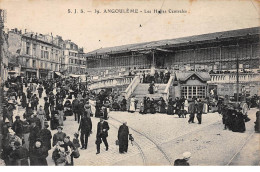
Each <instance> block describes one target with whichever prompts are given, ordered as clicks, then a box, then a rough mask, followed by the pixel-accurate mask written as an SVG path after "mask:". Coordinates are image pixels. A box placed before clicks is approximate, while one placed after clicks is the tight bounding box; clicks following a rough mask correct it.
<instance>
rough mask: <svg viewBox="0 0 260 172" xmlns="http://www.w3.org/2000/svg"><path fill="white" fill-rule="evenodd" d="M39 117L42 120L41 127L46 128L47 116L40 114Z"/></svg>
mask: <svg viewBox="0 0 260 172" xmlns="http://www.w3.org/2000/svg"><path fill="white" fill-rule="evenodd" d="M38 118H39V119H40V122H41V129H43V128H44V122H45V116H44V115H38Z"/></svg>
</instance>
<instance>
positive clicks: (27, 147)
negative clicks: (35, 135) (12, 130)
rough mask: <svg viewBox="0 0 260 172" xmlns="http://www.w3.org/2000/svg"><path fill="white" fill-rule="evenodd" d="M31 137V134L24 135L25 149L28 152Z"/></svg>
mask: <svg viewBox="0 0 260 172" xmlns="http://www.w3.org/2000/svg"><path fill="white" fill-rule="evenodd" d="M29 136H30V133H26V134H23V139H24V145H23V147H24V148H26V149H27V150H29Z"/></svg>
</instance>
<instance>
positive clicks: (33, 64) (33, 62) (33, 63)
mask: <svg viewBox="0 0 260 172" xmlns="http://www.w3.org/2000/svg"><path fill="white" fill-rule="evenodd" d="M32 66H33V67H34V68H35V67H36V61H35V60H33V61H32Z"/></svg>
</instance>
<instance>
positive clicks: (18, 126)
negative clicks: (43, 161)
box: [12, 116, 23, 138]
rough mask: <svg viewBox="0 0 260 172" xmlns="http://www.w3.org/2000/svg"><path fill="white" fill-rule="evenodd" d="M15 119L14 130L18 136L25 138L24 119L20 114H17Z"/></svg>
mask: <svg viewBox="0 0 260 172" xmlns="http://www.w3.org/2000/svg"><path fill="white" fill-rule="evenodd" d="M15 119H16V120H15V121H14V123H13V125H12V130H13V131H14V132H15V134H16V135H17V136H18V137H20V138H23V121H21V119H20V116H16V117H15Z"/></svg>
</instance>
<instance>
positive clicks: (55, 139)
mask: <svg viewBox="0 0 260 172" xmlns="http://www.w3.org/2000/svg"><path fill="white" fill-rule="evenodd" d="M57 130H58V132H57V133H56V134H54V135H53V141H52V146H53V147H54V146H55V145H56V144H57V143H58V142H59V141H61V142H62V141H63V140H64V138H65V137H66V134H65V133H64V132H62V130H63V128H62V126H58V127H57Z"/></svg>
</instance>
